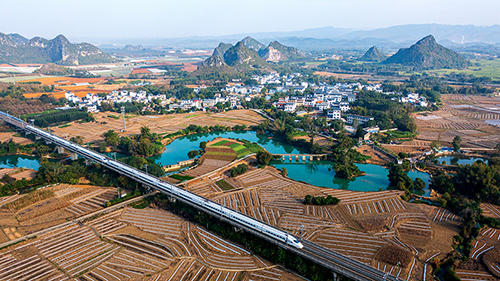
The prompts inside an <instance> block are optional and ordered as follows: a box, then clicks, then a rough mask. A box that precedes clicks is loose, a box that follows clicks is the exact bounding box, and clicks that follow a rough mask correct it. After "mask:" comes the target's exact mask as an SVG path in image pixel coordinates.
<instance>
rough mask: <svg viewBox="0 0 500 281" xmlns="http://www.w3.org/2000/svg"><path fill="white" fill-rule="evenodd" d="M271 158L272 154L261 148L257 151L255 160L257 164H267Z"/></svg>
mask: <svg viewBox="0 0 500 281" xmlns="http://www.w3.org/2000/svg"><path fill="white" fill-rule="evenodd" d="M271 159H273V155H272V154H271V153H269V152H267V151H265V150H261V151H259V152H257V162H258V163H259V165H264V166H267V165H269V162H271Z"/></svg>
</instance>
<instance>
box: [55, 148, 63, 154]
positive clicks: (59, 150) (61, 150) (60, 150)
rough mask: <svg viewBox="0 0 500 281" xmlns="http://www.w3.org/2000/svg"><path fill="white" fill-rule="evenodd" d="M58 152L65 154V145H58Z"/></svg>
mask: <svg viewBox="0 0 500 281" xmlns="http://www.w3.org/2000/svg"><path fill="white" fill-rule="evenodd" d="M57 153H59V154H63V153H64V147H62V146H58V147H57Z"/></svg>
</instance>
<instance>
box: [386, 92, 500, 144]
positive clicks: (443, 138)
mask: <svg viewBox="0 0 500 281" xmlns="http://www.w3.org/2000/svg"><path fill="white" fill-rule="evenodd" d="M442 100H443V107H442V108H441V109H440V110H437V111H432V112H421V113H414V114H413V118H414V119H415V121H416V123H417V126H418V135H417V137H416V138H414V139H413V140H412V141H406V142H403V143H402V144H400V145H385V146H384V147H385V148H387V149H390V150H391V151H393V152H395V153H396V154H397V153H399V152H405V153H408V152H418V151H420V149H425V150H428V149H429V146H430V143H431V142H432V141H434V140H440V143H441V144H442V145H447V146H451V142H452V140H453V138H454V137H455V136H460V138H461V139H462V144H461V147H462V148H464V149H471V150H491V149H493V148H494V147H495V145H496V144H497V143H499V142H500V128H499V127H498V124H500V123H499V122H500V111H499V110H498V108H497V107H498V104H499V103H500V98H499V97H484V96H465V95H451V94H447V95H443V96H442ZM495 124H496V125H495Z"/></svg>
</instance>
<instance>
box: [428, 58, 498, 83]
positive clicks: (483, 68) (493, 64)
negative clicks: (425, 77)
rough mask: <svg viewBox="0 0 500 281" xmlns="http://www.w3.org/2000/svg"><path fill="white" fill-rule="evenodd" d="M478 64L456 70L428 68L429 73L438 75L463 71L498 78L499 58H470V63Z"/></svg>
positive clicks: (478, 75)
mask: <svg viewBox="0 0 500 281" xmlns="http://www.w3.org/2000/svg"><path fill="white" fill-rule="evenodd" d="M477 63H479V66H469V68H467V69H465V70H456V69H436V70H429V71H428V72H430V73H435V74H438V75H442V74H450V73H453V72H454V73H465V74H471V75H474V76H477V77H482V76H486V77H490V78H497V79H500V59H495V60H479V61H476V60H471V64H474V65H475V64H477Z"/></svg>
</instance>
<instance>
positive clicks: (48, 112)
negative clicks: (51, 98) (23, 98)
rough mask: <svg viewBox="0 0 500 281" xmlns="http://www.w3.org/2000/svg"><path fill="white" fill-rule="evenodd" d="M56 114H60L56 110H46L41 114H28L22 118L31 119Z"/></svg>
mask: <svg viewBox="0 0 500 281" xmlns="http://www.w3.org/2000/svg"><path fill="white" fill-rule="evenodd" d="M56 112H61V111H60V110H57V109H51V110H46V111H44V112H42V113H29V114H26V115H24V117H26V118H31V117H36V116H41V115H47V114H52V113H56Z"/></svg>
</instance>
